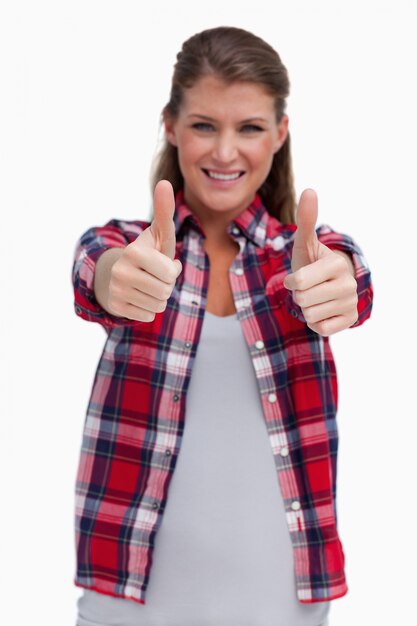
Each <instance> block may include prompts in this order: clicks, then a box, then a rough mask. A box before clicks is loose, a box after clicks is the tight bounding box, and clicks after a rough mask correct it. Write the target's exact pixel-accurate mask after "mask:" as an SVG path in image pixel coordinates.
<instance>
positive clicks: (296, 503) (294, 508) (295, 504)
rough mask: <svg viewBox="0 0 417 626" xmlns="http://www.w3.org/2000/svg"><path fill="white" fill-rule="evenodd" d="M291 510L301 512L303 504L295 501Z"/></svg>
mask: <svg viewBox="0 0 417 626" xmlns="http://www.w3.org/2000/svg"><path fill="white" fill-rule="evenodd" d="M291 508H292V510H293V511H299V510H300V509H301V504H300V503H299V502H298V500H294V502H291Z"/></svg>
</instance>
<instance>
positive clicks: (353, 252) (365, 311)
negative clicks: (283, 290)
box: [285, 224, 373, 328]
mask: <svg viewBox="0 0 417 626" xmlns="http://www.w3.org/2000/svg"><path fill="white" fill-rule="evenodd" d="M316 233H317V237H318V239H319V241H320V242H321V243H323V244H324V245H325V246H327V247H328V248H331V249H332V250H334V249H336V250H343V251H344V252H347V253H348V254H350V257H351V259H352V262H353V266H354V269H355V279H356V282H357V293H358V303H357V308H358V319H357V320H356V322H354V323H353V324H352V325H351V326H349V328H354V327H355V326H360V325H361V324H363V323H364V321H365V320H367V319H368V318H369V317H370V315H371V311H372V304H373V284H372V275H371V271H370V268H369V265H368V262H367V260H366V258H365V256H364V254H363V252H362V249H361V248H360V247H359V245H358V244H357V243H356V241H354V239H353V238H352V237H350V236H349V235H346V234H344V233H339V232H337V231H335V230H333V229H332V228H331V227H330V226H328V225H327V224H322V225H321V226H319V227H318V228H316ZM285 303H286V305H287V307H288V309H289V311H290V313H291V315H293V316H294V317H296V318H297V319H299V320H300V321H302V322H305V323H306V320H305V318H304V315H303V312H302V309H301V307H300V306H299V305H298V304H297V303H296V302H294V300H293V297H292V291H291V290H288V293H287V295H286V297H285Z"/></svg>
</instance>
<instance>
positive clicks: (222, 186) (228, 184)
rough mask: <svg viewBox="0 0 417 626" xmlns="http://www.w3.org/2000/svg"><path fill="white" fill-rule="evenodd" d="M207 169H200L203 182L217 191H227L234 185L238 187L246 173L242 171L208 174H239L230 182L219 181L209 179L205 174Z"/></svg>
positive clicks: (222, 171) (223, 171)
mask: <svg viewBox="0 0 417 626" xmlns="http://www.w3.org/2000/svg"><path fill="white" fill-rule="evenodd" d="M207 171H208V170H207V168H201V172H202V174H203V176H204V180H206V181H207V182H208V184H209V185H210V186H211V187H215V188H217V189H227V188H229V187H234V186H235V185H239V183H240V181H241V180H242V179H243V178H244V177H245V174H246V172H244V171H243V170H212V169H210V172H215V173H216V174H241V175H240V176H238V177H237V178H234V179H232V180H220V179H218V178H211V177H210V176H209V175H208V174H207Z"/></svg>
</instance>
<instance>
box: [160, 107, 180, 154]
mask: <svg viewBox="0 0 417 626" xmlns="http://www.w3.org/2000/svg"><path fill="white" fill-rule="evenodd" d="M163 120H164V129H165V136H166V138H167V140H168V141H169V143H170V144H172V145H173V146H176V145H177V137H176V134H175V123H174V120H172V118H171V117H170V116H169V115H168V113H167V112H166V111H164V112H163Z"/></svg>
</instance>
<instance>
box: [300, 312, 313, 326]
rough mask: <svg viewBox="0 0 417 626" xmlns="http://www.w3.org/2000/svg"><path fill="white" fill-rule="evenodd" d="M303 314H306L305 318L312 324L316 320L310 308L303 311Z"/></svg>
mask: <svg viewBox="0 0 417 626" xmlns="http://www.w3.org/2000/svg"><path fill="white" fill-rule="evenodd" d="M303 315H304V319H305V321H306V322H309V323H310V324H312V323H313V322H314V319H313V314H312V312H311V311H310V310H309V309H306V310H305V311H303Z"/></svg>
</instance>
